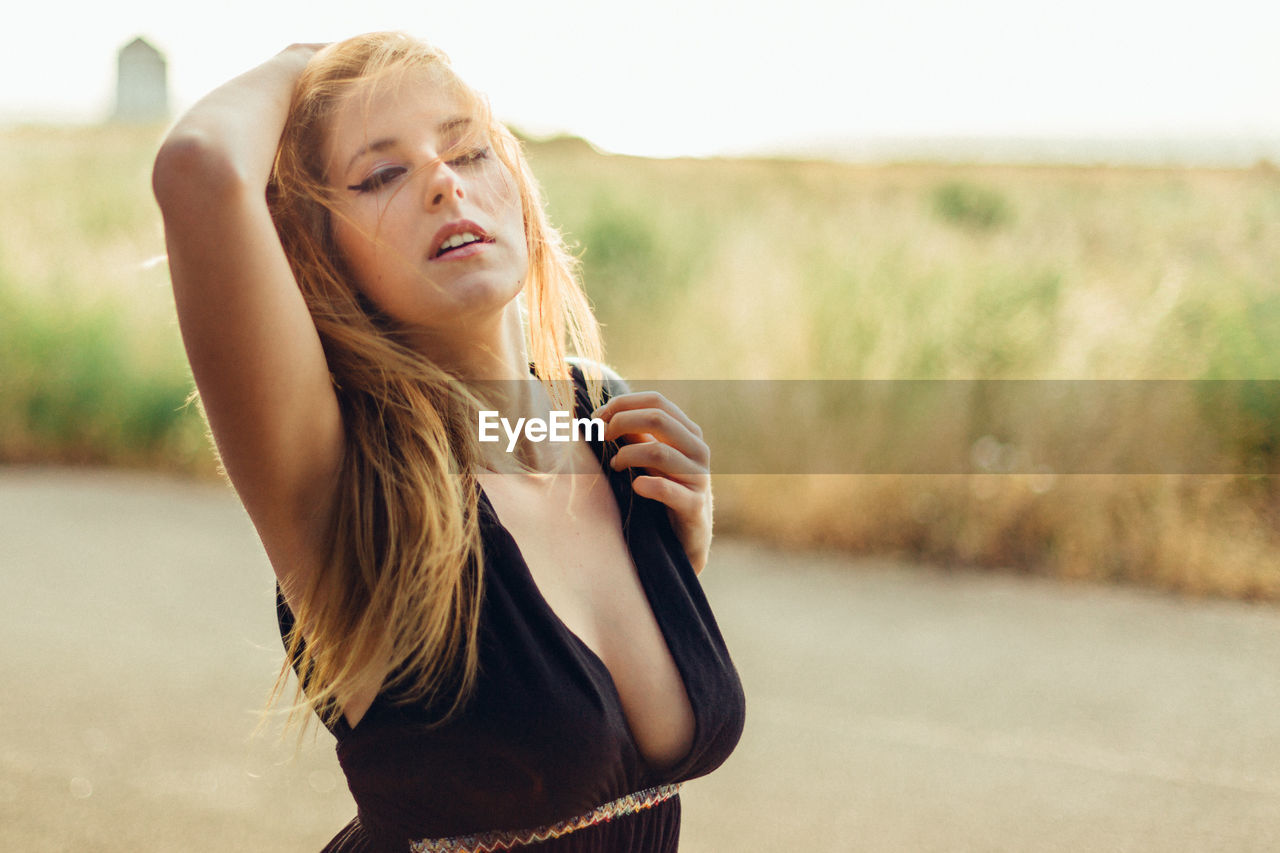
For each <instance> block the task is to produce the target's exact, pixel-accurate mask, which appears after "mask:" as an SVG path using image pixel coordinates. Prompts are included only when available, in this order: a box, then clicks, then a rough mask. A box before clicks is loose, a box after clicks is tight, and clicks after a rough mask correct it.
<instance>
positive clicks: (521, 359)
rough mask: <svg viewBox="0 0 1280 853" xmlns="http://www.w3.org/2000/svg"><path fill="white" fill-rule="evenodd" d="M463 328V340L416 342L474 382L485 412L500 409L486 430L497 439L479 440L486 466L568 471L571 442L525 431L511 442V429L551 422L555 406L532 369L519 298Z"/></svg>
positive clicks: (438, 338) (505, 469)
mask: <svg viewBox="0 0 1280 853" xmlns="http://www.w3.org/2000/svg"><path fill="white" fill-rule="evenodd" d="M465 331H466V337H465V338H460V337H458V336H453V335H448V336H446V335H441V334H439V333H433V334H431V335H430V336H429V337H427V336H424V337H421V338H419V340H418V341H417V342H416V344H417V347H418V349H419V351H420V352H422V353H423V354H424V355H426V356H427V357H428V358H430V359H431V360H432V361H433V362H435V363H436V364H438V365H440V366H441V367H443V368H445V369H446V370H448V371H449V372H451V373H453V374H454V375H456V376H459V377H461V378H462V379H463V380H465V381H466V382H468V383H469V384H471V386H472V388H473V390H474V391H475V392H476V393H477V394H478V395H479V396H480V397H481V398H482V399H483V400H484V402H485V403H486V405H487V410H488V411H492V412H494V413H496V414H495V415H493V416H492V417H491V419H490V420H491V421H492V422H495V423H498V424H499V426H498V427H497V429H496V431H495V430H492V429H491V430H489V433H488V434H489V435H493V434H495V432H496V435H497V437H498V440H497V441H488V442H482V443H481V444H480V451H481V462H482V464H483V465H484V467H485V468H487V469H489V470H493V471H502V472H529V471H533V472H554V471H561V470H564V467H565V465H566V464H567V460H568V457H567V455H566V448H567V447H568V446H569V445H567V444H563V443H554V442H548V441H542V442H533V441H528V440H527V439H526V438H525V437H524V433H523V432H521V435H520V437H519V438H517V439H516V440H515V441H514V442H512V441H511V440H510V433H509V432H508V429H512V430H514V429H517V425H518V424H528V423H532V422H534V421H543V422H549V421H550V418H551V412H552V411H553V410H554V409H555V406H554V405H553V402H552V400H551V398H550V397H549V396H548V395H547V390H546V388H545V387H544V386H543V384H542V383H541V382H538V381H536V380H535V379H533V377H532V375H531V374H530V372H529V354H528V349H527V347H526V345H525V335H524V326H523V324H522V322H521V320H520V312H519V307H518V305H517V304H516V302H514V301H513V302H511V303H509V304H508V305H507V307H506V308H505V309H504V310H503V312H502V313H501V314H500V315H499V316H497V317H495V318H494V322H492V323H491V324H488V325H487V326H484V327H477V326H475V325H471V326H468V327H466V329H465ZM571 399H572V398H571ZM503 421H505V424H503V423H502V422H503ZM479 431H480V425H479V423H477V432H478V433H479Z"/></svg>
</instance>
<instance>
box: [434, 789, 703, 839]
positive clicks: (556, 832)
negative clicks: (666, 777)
mask: <svg viewBox="0 0 1280 853" xmlns="http://www.w3.org/2000/svg"><path fill="white" fill-rule="evenodd" d="M679 790H680V784H679V783H678V782H677V783H676V784H674V785H659V786H658V787H656V788H645V789H644V790H643V791H636V792H635V793H634V794H627V795H626V796H625V797H618V799H616V800H611V801H610V802H607V803H605V804H604V805H602V806H597V807H595V808H594V809H592V810H591V811H589V812H587V813H586V814H580V815H578V816H577V817H571V818H569V819H568V820H562V821H559V822H558V823H552V824H548V825H547V826H539V827H536V828H534V829H517V830H499V831H497V832H482V833H480V834H478V835H458V836H454V837H453V838H423V839H420V840H418V841H414V842H412V843H410V844H409V850H410V851H411V853H494V851H498V850H511V849H513V848H515V847H524V846H525V845H527V844H537V843H538V842H540V841H550V840H551V839H553V838H560V837H561V836H564V835H568V834H569V833H571V832H577V831H578V830H579V829H586V828H587V827H589V826H595V825H596V824H598V823H605V822H606V821H610V820H613V819H614V818H616V817H622V816H624V815H629V814H635V813H636V812H640V811H644V810H645V809H648V808H652V807H654V806H656V805H658V804H659V803H661V802H665V801H666V800H669V799H671V798H672V797H674V796H675V795H676V792H678V791H679Z"/></svg>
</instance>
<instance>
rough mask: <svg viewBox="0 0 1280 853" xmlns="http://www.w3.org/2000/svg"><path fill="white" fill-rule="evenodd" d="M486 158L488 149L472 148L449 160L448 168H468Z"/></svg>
mask: <svg viewBox="0 0 1280 853" xmlns="http://www.w3.org/2000/svg"><path fill="white" fill-rule="evenodd" d="M488 156H489V149H488V148H473V149H472V150H470V151H466V152H464V153H462V154H459V155H458V156H457V157H454V158H453V159H451V160H450V161H449V166H450V167H451V168H457V167H458V166H470V165H471V164H473V163H477V162H479V161H480V160H483V159H485V158H486V157H488Z"/></svg>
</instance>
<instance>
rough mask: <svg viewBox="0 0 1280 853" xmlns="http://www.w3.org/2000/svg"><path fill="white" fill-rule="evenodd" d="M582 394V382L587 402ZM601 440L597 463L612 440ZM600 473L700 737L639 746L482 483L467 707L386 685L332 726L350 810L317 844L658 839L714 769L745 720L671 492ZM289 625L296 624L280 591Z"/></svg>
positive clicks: (600, 672) (670, 837) (668, 839)
mask: <svg viewBox="0 0 1280 853" xmlns="http://www.w3.org/2000/svg"><path fill="white" fill-rule="evenodd" d="M583 402H584V395H583V394H582V393H581V389H580V394H579V405H580V408H581V406H582V403H583ZM594 449H595V450H596V452H597V456H598V457H599V458H601V460H602V463H604V462H605V461H607V459H606V457H607V454H608V453H609V452H610V451H609V450H608V449H607V448H605V447H602V446H601V445H600V444H598V443H597V444H595V445H594ZM603 469H604V471H605V472H606V474H607V476H608V477H609V481H610V483H611V485H612V487H613V492H614V496H615V498H616V499H617V501H618V506H619V510H620V513H621V516H622V519H623V531H624V534H625V536H626V541H627V545H628V547H629V549H630V551H631V556H632V558H633V560H634V562H635V566H636V571H637V573H638V575H639V578H640V582H641V585H642V586H643V588H644V591H645V594H646V596H647V597H648V599H649V605H650V606H651V607H652V609H653V613H654V616H655V617H656V619H657V622H658V625H659V627H660V628H661V630H662V633H663V636H664V637H665V638H666V641H667V647H668V649H669V650H670V652H671V656H672V658H673V659H674V661H675V664H676V667H677V669H678V670H679V673H680V676H681V678H682V680H683V682H684V687H685V691H686V692H687V694H688V697H689V703H690V705H691V707H692V709H693V717H694V735H693V746H692V748H691V749H690V751H689V753H688V755H686V756H685V757H684V758H683V759H682V760H681V761H679V762H678V763H677V764H676V765H675V766H674V767H671V768H668V769H665V770H661V771H658V770H655V769H654V768H651V767H649V766H648V765H647V764H646V762H645V760H644V758H643V757H642V756H641V754H640V752H639V749H638V748H637V746H636V743H635V740H634V738H633V737H632V735H631V731H630V729H629V728H628V725H627V721H626V717H625V716H624V714H623V710H622V703H621V700H620V699H619V697H618V693H617V690H616V688H615V687H614V682H613V678H612V676H611V675H610V673H609V670H608V669H607V668H606V667H605V664H604V662H603V661H602V660H600V658H599V657H598V656H597V655H596V654H595V653H594V652H593V651H592V650H591V649H590V648H589V647H588V646H587V645H586V644H585V643H583V642H582V641H581V640H580V639H579V638H578V637H577V635H575V634H574V633H573V632H572V631H570V630H569V628H568V627H567V626H566V625H565V624H564V623H563V622H562V621H561V620H560V619H559V617H557V616H556V615H555V612H554V611H553V610H552V609H551V607H550V605H548V604H547V602H546V600H545V599H544V598H543V597H542V594H541V593H540V592H539V591H538V588H537V585H536V584H535V583H534V580H533V577H532V575H530V573H529V569H528V566H527V565H526V564H525V561H524V558H523V557H522V556H521V554H520V551H519V549H518V547H517V546H516V542H515V540H514V539H513V538H512V537H511V535H510V534H509V533H508V532H507V530H506V529H505V528H504V527H503V526H502V524H501V523H500V522H499V520H498V517H497V515H496V513H495V512H494V510H493V506H492V505H491V504H490V503H489V501H488V498H487V497H486V496H485V495H484V494H483V493H481V495H480V529H481V536H482V539H483V545H484V554H485V558H486V570H485V572H484V595H483V600H482V604H481V615H480V625H479V630H480V638H479V640H480V651H479V655H480V661H479V674H478V676H477V681H476V684H475V689H474V692H473V693H472V694H471V696H470V699H469V700H468V702H467V704H466V706H465V707H464V709H463V711H462V712H461V713H460V714H458V715H456V716H455V717H454V718H453V719H452V720H450V721H449V722H447V723H446V724H444V725H442V726H439V727H436V728H432V729H429V728H425V727H424V726H423V722H424V721H426V720H428V719H430V717H429V715H428V713H427V710H426V709H422V708H416V707H413V706H405V705H401V704H397V703H395V702H394V701H393V699H392V697H390V696H385V695H379V696H378V698H377V699H375V700H374V702H373V705H372V706H371V707H370V708H369V710H368V711H367V712H366V713H365V715H364V717H362V718H361V720H360V722H359V723H358V724H357V725H356V727H355V728H352V727H351V726H349V725H347V723H346V721H345V719H343V718H341V717H340V718H339V721H338V723H337V725H336V726H335V727H334V728H333V734H334V736H335V737H336V738H337V741H338V744H337V752H338V760H339V762H340V763H341V765H342V769H343V771H344V772H345V773H346V776H347V784H348V785H349V787H350V788H351V794H352V796H353V797H354V799H355V801H356V806H357V810H358V813H357V817H356V818H355V819H354V820H353V821H352V822H351V823H350V824H348V825H347V827H346V828H345V829H344V830H343V831H342V832H340V833H339V834H338V835H337V836H336V837H335V838H334V839H333V841H331V842H330V843H329V845H328V846H327V847H326V848H325V850H326V851H342V853H347V851H383V850H386V851H392V850H394V851H406V850H411V851H415V853H427V851H454V853H461V851H486V853H487V851H493V850H509V849H526V845H528V849H537V850H539V851H544V850H545V851H548V853H551V851H557V853H567V851H574V853H580V852H581V853H586V851H593V852H594V853H606V851H607V853H665V851H675V850H676V848H677V845H678V842H679V833H680V800H679V796H678V794H676V793H675V788H676V786H677V785H678V783H680V782H682V781H684V780H687V779H692V778H694V777H697V776H702V775H704V774H706V773H710V772H711V771H712V770H714V769H715V768H716V767H718V766H719V765H720V764H721V763H722V762H723V761H724V760H725V759H726V758H727V757H728V755H729V753H730V752H731V751H732V750H733V748H734V746H735V745H736V744H737V742H738V738H739V736H740V735H741V733H742V726H743V722H744V719H745V702H744V697H743V693H742V685H741V682H740V681H739V679H738V673H737V671H736V670H735V669H734V666H733V663H732V661H731V660H730V659H729V653H728V651H727V649H726V648H725V644H724V639H723V638H722V637H721V635H720V630H719V628H718V627H717V626H716V622H715V618H714V617H713V616H712V614H711V609H710V607H709V606H708V605H707V600H706V598H705V597H704V596H703V593H702V588H701V586H700V585H699V583H698V580H697V577H696V575H695V573H694V571H693V568H692V566H691V565H690V564H689V560H688V558H687V557H686V555H685V553H684V550H683V548H682V547H681V545H680V543H679V540H678V539H677V538H676V536H675V533H674V532H673V530H672V528H671V524H670V521H669V520H668V518H667V513H666V507H664V506H663V505H662V504H659V503H657V502H655V501H651V500H648V499H646V498H642V497H639V496H638V495H636V494H635V493H634V492H633V491H632V489H631V486H630V480H631V476H630V474H629V472H627V471H622V472H615V471H613V470H612V469H611V468H609V466H608V465H607V464H604V465H603ZM277 612H278V615H279V616H280V627H281V632H282V634H284V633H286V632H287V631H288V630H289V629H290V628H291V627H292V623H293V618H292V613H290V612H289V610H288V607H287V606H286V605H285V603H284V600H283V598H282V597H280V596H278V597H277Z"/></svg>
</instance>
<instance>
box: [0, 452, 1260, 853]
mask: <svg viewBox="0 0 1280 853" xmlns="http://www.w3.org/2000/svg"><path fill="white" fill-rule="evenodd" d="M703 581H704V584H705V586H706V589H707V593H708V596H709V598H710V599H711V602H712V605H713V607H714V608H715V610H716V613H717V617H718V619H719V621H720V626H721V629H722V630H723V632H724V634H725V636H726V639H727V640H728V642H729V645H730V649H731V650H732V652H733V654H734V658H735V660H736V662H737V664H738V667H739V670H740V671H741V673H742V677H743V681H744V684H745V685H746V689H747V700H748V709H747V710H748V722H747V729H746V732H745V734H744V736H743V740H742V742H741V744H740V745H739V747H738V749H737V751H736V752H735V753H734V755H733V756H732V757H731V758H730V760H729V761H728V762H727V763H726V764H725V765H724V766H723V767H722V768H721V769H720V770H718V771H717V772H716V773H714V774H712V775H711V776H709V777H707V778H705V779H700V780H695V781H693V782H690V783H688V784H686V786H685V789H684V792H683V794H682V797H683V800H684V815H685V819H684V832H683V836H682V847H681V849H682V850H683V851H685V853H699V851H715V853H718V851H793V850H817V851H827V850H830V851H1085V850H1105V851H1161V853H1165V851H1219V850H1220V851H1233V853H1235V851H1271V850H1280V609H1277V608H1275V607H1265V606H1257V605H1247V604H1238V603H1232V602H1197V601H1184V600H1179V599H1176V598H1171V597H1167V596H1163V595H1160V594H1154V593H1148V592H1143V591H1136V590H1131V589H1111V588H1105V587H1099V586H1090V585H1066V584H1063V583H1060V582H1055V581H1049V580H1043V579H1035V578H1027V577H1019V576H1012V575H994V574H974V573H963V572H958V573H950V572H947V571H945V570H942V569H938V568H929V567H921V566H905V565H897V564H892V563H889V562H884V561H869V560H859V559H851V558H849V557H845V556H838V555H813V554H796V553H784V552H778V551H773V550H769V549H764V548H760V547H757V546H752V545H749V544H747V543H742V542H732V541H723V542H718V543H717V545H716V549H715V552H714V553H713V560H712V564H711V566H710V567H709V568H708V571H707V572H706V573H704V575H703ZM271 595H272V579H271V573H270V568H269V566H268V565H267V562H266V559H265V557H264V556H263V554H262V551H261V548H260V546H259V545H258V543H257V540H256V538H255V536H254V533H253V529H252V527H251V525H250V524H249V522H248V520H247V518H246V517H245V515H244V513H243V511H242V510H241V509H240V508H239V505H238V503H237V502H236V500H235V498H234V496H233V495H232V494H231V493H230V491H229V490H228V489H226V488H225V487H221V486H218V485H210V484H199V483H190V482H186V481H182V480H175V479H169V478H164V477H158V476H154V475H144V474H122V473H118V472H111V473H108V472H96V471H88V472H83V471H65V470H64V471H58V470H54V471H50V470H23V469H0V648H3V649H4V652H3V655H0V678H2V679H3V683H4V684H5V685H6V686H7V689H5V690H2V691H0V850H4V851H54V850H58V851H60V850H76V851H153V850H154V851H170V850H175V851H177V850H180V851H206V850H207V851H214V850H219V851H222V850H244V851H295V850H296V851H315V850H318V849H319V848H320V847H321V846H322V845H323V843H324V842H325V841H327V840H328V839H329V838H330V836H332V834H333V833H334V832H335V831H336V830H337V829H338V828H340V827H341V826H342V825H343V824H345V823H346V822H347V820H348V819H350V817H351V816H352V814H354V806H353V805H352V803H351V799H350V796H349V795H348V793H347V791H346V787H345V784H344V782H343V779H342V775H341V771H340V770H339V769H338V767H337V764H336V761H335V760H334V757H333V752H332V744H331V741H330V739H329V738H328V736H327V735H326V734H321V735H319V736H318V737H316V738H315V739H308V740H307V741H306V742H304V743H303V745H302V746H301V748H300V749H296V748H295V742H294V740H292V739H290V740H287V741H281V740H280V739H279V737H278V736H277V735H275V734H272V733H270V732H274V731H278V728H279V727H278V725H274V724H272V725H269V726H268V729H269V733H268V734H264V735H257V736H255V735H254V729H255V727H256V725H257V723H258V720H259V717H258V714H259V711H260V710H261V708H262V707H263V704H264V700H265V697H266V694H267V692H268V690H269V688H270V685H271V683H272V680H273V678H274V675H275V672H276V670H277V669H278V667H279V665H280V660H281V651H280V646H279V640H278V637H277V635H276V632H275V625H274V611H273V609H272V597H271Z"/></svg>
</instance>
